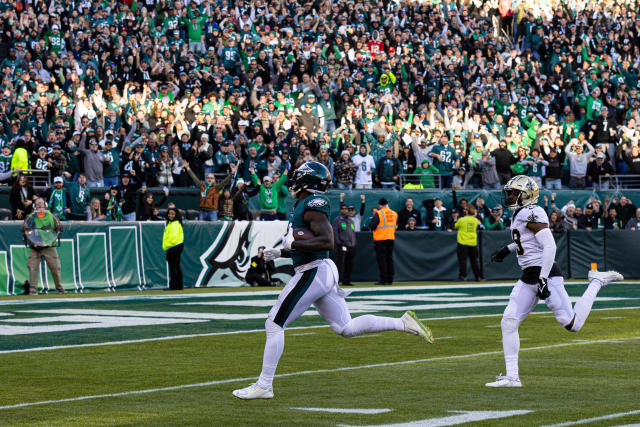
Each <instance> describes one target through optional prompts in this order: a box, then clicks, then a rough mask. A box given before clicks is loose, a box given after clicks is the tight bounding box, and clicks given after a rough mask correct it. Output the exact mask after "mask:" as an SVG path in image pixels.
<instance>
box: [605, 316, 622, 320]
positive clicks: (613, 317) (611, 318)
mask: <svg viewBox="0 0 640 427" xmlns="http://www.w3.org/2000/svg"><path fill="white" fill-rule="evenodd" d="M601 319H604V320H613V319H624V316H611V317H601Z"/></svg>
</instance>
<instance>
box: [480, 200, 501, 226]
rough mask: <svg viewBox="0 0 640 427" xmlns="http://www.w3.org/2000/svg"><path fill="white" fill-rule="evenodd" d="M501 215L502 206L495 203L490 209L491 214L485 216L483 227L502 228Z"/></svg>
mask: <svg viewBox="0 0 640 427" xmlns="http://www.w3.org/2000/svg"><path fill="white" fill-rule="evenodd" d="M502 216H503V211H502V206H500V205H496V206H495V207H494V208H493V209H491V215H488V216H487V217H485V219H484V228H485V229H486V230H504V229H505V224H504V220H503V219H502Z"/></svg>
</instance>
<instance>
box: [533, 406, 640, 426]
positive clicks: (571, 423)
mask: <svg viewBox="0 0 640 427" xmlns="http://www.w3.org/2000/svg"><path fill="white" fill-rule="evenodd" d="M635 414H640V410H635V411H629V412H618V413H617V414H609V415H603V416H601V417H594V418H584V419H582V420H577V421H568V422H566V423H561V424H552V425H548V426H543V427H565V426H575V425H578V424H588V423H592V422H594V421H602V420H612V419H614V418H620V417H626V416H627V415H635Z"/></svg>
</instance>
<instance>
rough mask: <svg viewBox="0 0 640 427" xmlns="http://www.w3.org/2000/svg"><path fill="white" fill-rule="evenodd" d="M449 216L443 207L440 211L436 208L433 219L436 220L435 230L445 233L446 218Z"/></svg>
mask: <svg viewBox="0 0 640 427" xmlns="http://www.w3.org/2000/svg"><path fill="white" fill-rule="evenodd" d="M446 214H447V208H445V207H443V208H442V209H440V210H438V209H436V208H433V219H435V220H436V222H435V224H434V226H433V229H434V230H435V231H445V228H444V219H445V218H444V216H445V215H446Z"/></svg>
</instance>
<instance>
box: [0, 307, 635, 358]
mask: <svg viewBox="0 0 640 427" xmlns="http://www.w3.org/2000/svg"><path fill="white" fill-rule="evenodd" d="M637 309H640V307H618V308H594V309H592V310H591V311H616V310H637ZM544 314H546V312H539V313H530V314H529V316H532V315H544ZM481 317H502V314H473V315H470V316H447V317H430V318H425V319H420V320H423V321H434V320H459V319H474V318H481ZM328 327H329V325H316V326H296V327H292V328H287V330H288V331H292V330H298V329H317V328H328ZM255 332H259V333H264V329H249V330H246V331H229V332H209V333H205V334H183V335H169V336H164V337H154V338H141V339H137V340H121V341H107V342H98V343H88V344H69V345H54V346H51V347H33V348H20V349H14V350H0V355H1V354H11V353H28V352H30V351H46V350H65V349H69V348H83V347H101V346H105V345H122V344H140V343H144V342H154V341H169V340H175V339H184V338H202V337H215V336H218V335H235V334H250V333H255ZM437 339H438V337H436V340H437Z"/></svg>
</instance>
